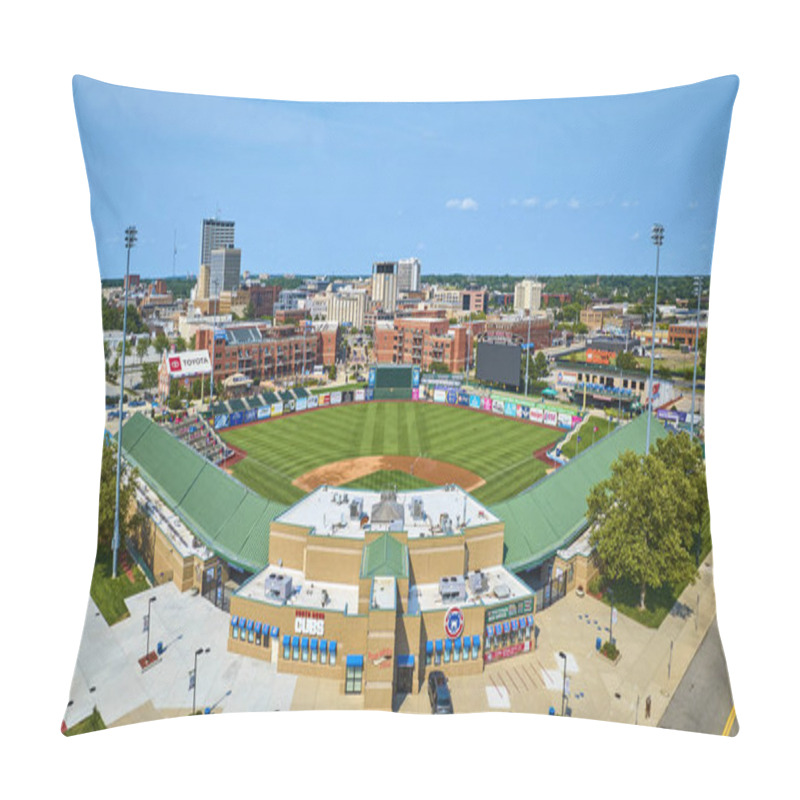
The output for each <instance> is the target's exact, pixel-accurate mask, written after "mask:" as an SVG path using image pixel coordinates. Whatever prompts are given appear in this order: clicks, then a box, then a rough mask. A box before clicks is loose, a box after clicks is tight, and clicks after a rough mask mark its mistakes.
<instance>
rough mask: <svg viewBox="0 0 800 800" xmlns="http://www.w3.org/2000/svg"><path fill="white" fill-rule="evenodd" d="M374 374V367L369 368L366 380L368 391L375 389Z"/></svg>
mask: <svg viewBox="0 0 800 800" xmlns="http://www.w3.org/2000/svg"><path fill="white" fill-rule="evenodd" d="M375 372H376V369H375V367H370V368H369V377H368V378H367V385H368V386H369V388H370V389H374V388H375Z"/></svg>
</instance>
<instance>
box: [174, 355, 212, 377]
mask: <svg viewBox="0 0 800 800" xmlns="http://www.w3.org/2000/svg"><path fill="white" fill-rule="evenodd" d="M167 366H168V367H169V376H170V378H184V377H186V376H188V375H208V374H209V373H210V372H211V357H210V356H209V355H208V351H207V350H188V351H186V352H184V353H170V354H169V355H168V356H167Z"/></svg>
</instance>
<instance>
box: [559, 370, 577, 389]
mask: <svg viewBox="0 0 800 800" xmlns="http://www.w3.org/2000/svg"><path fill="white" fill-rule="evenodd" d="M556 380H557V381H558V385H559V386H574V385H575V384H576V383H577V382H578V373H577V372H565V371H562V372H559V373H558V374H557V375H556Z"/></svg>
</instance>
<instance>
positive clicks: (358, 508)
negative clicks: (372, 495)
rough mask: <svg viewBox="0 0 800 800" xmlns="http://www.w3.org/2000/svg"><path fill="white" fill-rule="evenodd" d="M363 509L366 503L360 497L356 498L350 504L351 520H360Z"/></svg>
mask: <svg viewBox="0 0 800 800" xmlns="http://www.w3.org/2000/svg"><path fill="white" fill-rule="evenodd" d="M363 509H364V501H363V500H362V499H361V498H360V497H357V498H354V499H353V500H352V502H351V503H350V519H360V517H361V512H362V511H363Z"/></svg>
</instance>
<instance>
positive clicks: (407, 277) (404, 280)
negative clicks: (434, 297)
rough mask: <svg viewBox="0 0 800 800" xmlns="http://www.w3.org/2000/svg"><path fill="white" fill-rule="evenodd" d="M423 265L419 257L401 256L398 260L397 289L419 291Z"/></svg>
mask: <svg viewBox="0 0 800 800" xmlns="http://www.w3.org/2000/svg"><path fill="white" fill-rule="evenodd" d="M421 272H422V265H421V264H420V263H419V259H418V258H401V259H400V260H399V261H398V262H397V291H398V292H418V291H419V276H420V273H421Z"/></svg>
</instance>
